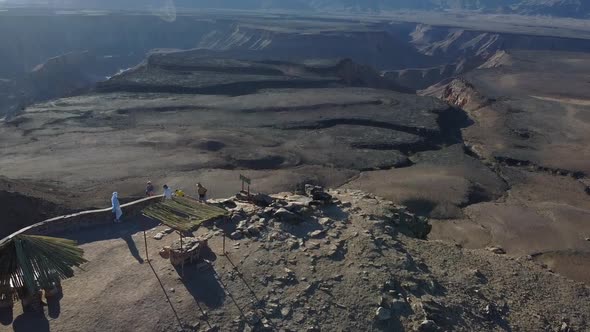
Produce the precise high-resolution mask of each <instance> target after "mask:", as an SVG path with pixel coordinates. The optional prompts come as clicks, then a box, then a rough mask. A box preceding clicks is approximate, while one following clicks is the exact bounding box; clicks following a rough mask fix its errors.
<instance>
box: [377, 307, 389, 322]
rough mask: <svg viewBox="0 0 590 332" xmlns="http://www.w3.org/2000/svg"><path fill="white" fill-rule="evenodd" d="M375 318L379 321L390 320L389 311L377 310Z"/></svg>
mask: <svg viewBox="0 0 590 332" xmlns="http://www.w3.org/2000/svg"><path fill="white" fill-rule="evenodd" d="M375 318H376V319H377V320H380V321H384V320H388V319H391V311H390V310H389V309H387V308H384V307H379V308H377V311H376V312H375Z"/></svg>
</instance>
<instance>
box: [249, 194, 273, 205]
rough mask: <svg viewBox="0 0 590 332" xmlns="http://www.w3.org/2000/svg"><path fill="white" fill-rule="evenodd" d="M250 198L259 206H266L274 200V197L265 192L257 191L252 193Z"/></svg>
mask: <svg viewBox="0 0 590 332" xmlns="http://www.w3.org/2000/svg"><path fill="white" fill-rule="evenodd" d="M250 200H251V201H252V203H254V204H256V205H258V206H264V207H267V206H269V205H271V204H272V203H273V201H274V200H273V198H272V197H270V196H269V195H267V194H263V193H257V194H254V195H251V196H250Z"/></svg>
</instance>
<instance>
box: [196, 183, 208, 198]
mask: <svg viewBox="0 0 590 332" xmlns="http://www.w3.org/2000/svg"><path fill="white" fill-rule="evenodd" d="M197 193H198V194H199V201H201V202H205V201H207V197H206V196H207V188H205V187H203V185H202V184H200V183H197Z"/></svg>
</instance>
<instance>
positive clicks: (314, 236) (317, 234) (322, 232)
mask: <svg viewBox="0 0 590 332" xmlns="http://www.w3.org/2000/svg"><path fill="white" fill-rule="evenodd" d="M325 235H326V231H325V230H323V229H318V230H315V231H313V232H311V233H309V237H310V238H312V239H319V238H322V237H324V236H325Z"/></svg>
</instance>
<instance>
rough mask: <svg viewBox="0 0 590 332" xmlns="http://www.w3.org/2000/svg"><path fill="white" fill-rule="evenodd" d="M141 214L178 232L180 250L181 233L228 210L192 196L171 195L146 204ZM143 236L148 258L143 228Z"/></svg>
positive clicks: (224, 215)
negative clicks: (152, 203)
mask: <svg viewBox="0 0 590 332" xmlns="http://www.w3.org/2000/svg"><path fill="white" fill-rule="evenodd" d="M142 214H143V215H144V216H146V217H148V218H151V219H155V220H158V221H159V222H161V223H162V224H164V225H166V226H168V227H170V228H172V229H174V230H175V231H176V232H178V234H179V236H180V248H181V250H182V249H183V248H182V237H183V233H186V232H194V231H195V230H197V229H198V228H199V227H201V225H202V224H204V223H205V222H208V221H212V220H216V219H219V218H223V217H226V216H227V215H228V212H227V211H226V210H225V209H222V208H219V207H217V206H214V205H209V204H206V203H202V202H199V201H198V200H196V199H194V198H190V197H173V198H172V199H164V200H163V201H162V202H159V203H156V204H154V205H150V206H148V207H147V208H145V209H143V210H142ZM143 237H144V242H145V253H146V259H148V260H149V256H148V248H147V236H146V234H145V230H144V232H143Z"/></svg>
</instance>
